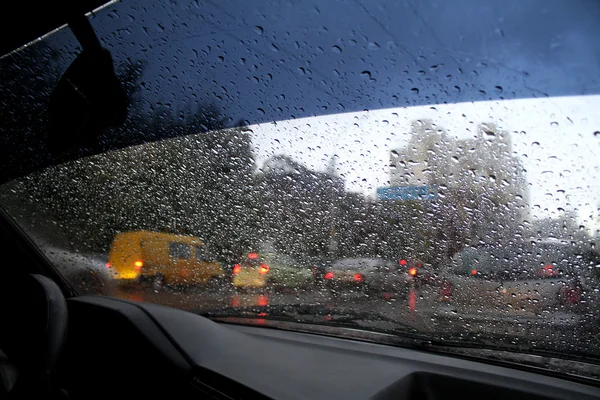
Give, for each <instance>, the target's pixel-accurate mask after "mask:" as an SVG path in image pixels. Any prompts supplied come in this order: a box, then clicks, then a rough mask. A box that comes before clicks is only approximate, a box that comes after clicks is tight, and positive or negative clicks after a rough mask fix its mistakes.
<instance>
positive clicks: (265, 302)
mask: <svg viewBox="0 0 600 400" xmlns="http://www.w3.org/2000/svg"><path fill="white" fill-rule="evenodd" d="M258 305H259V306H268V305H269V298H268V297H267V296H264V295H262V296H259V297H258Z"/></svg>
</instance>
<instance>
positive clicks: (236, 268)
mask: <svg viewBox="0 0 600 400" xmlns="http://www.w3.org/2000/svg"><path fill="white" fill-rule="evenodd" d="M241 270H242V266H241V265H240V264H235V265H234V266H233V274H234V275H237V274H239V273H240V271H241Z"/></svg>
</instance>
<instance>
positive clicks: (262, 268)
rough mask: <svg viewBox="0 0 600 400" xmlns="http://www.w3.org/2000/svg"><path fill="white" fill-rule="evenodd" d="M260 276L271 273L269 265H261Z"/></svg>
mask: <svg viewBox="0 0 600 400" xmlns="http://www.w3.org/2000/svg"><path fill="white" fill-rule="evenodd" d="M259 272H260V274H261V275H264V274H266V273H267V272H269V266H268V265H267V264H260V271H259Z"/></svg>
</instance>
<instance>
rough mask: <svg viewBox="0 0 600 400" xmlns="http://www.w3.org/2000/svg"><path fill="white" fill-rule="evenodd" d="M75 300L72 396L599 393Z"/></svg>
mask: <svg viewBox="0 0 600 400" xmlns="http://www.w3.org/2000/svg"><path fill="white" fill-rule="evenodd" d="M68 304H69V319H70V325H69V334H68V339H67V345H66V349H65V352H64V355H63V357H62V362H61V364H60V368H59V371H58V372H59V376H60V377H61V382H63V384H64V386H65V388H66V389H67V391H68V392H69V395H70V398H72V399H77V398H106V397H108V396H110V397H119V398H126V397H130V396H132V397H134V398H144V397H150V398H161V397H168V398H190V399H191V398H196V399H202V398H208V399H254V398H256V399H262V398H273V399H307V398H308V399H367V398H373V399H444V398H460V399H462V400H466V399H481V398H485V399H486V400H488V399H503V400H505V399H507V398H511V399H521V398H527V399H532V398H533V399H569V398H572V399H597V398H600V389H599V388H598V387H594V386H588V385H586V384H582V383H578V382H573V381H569V380H564V379H560V378H556V377H553V376H547V375H541V374H536V373H533V372H528V371H523V370H519V369H513V368H507V367H503V366H498V365H491V364H487V363H480V362H476V361H472V360H467V359H464V358H457V357H449V356H445V355H440V354H435V353H430V352H426V351H419V350H413V349H407V348H401V347H392V346H386V345H380V344H375V343H368V342H362V341H356V340H348V339H342V338H335V337H329V336H324V335H317V334H309V333H302V332H291V331H287V330H280V329H270V328H264V327H260V326H244V325H235V324H229V323H227V324H226V323H218V322H214V321H212V320H209V319H207V318H204V317H202V316H199V315H196V314H192V313H189V312H185V311H181V310H176V309H172V308H168V307H163V306H159V305H154V304H146V303H135V302H129V301H125V300H120V299H113V298H108V297H100V296H98V297H96V296H82V297H77V298H73V299H70V300H69V301H68Z"/></svg>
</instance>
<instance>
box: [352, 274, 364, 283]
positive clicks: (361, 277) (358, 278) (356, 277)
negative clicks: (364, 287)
mask: <svg viewBox="0 0 600 400" xmlns="http://www.w3.org/2000/svg"><path fill="white" fill-rule="evenodd" d="M354 280H355V281H356V282H362V281H364V280H365V277H364V275H363V274H354Z"/></svg>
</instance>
